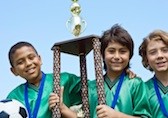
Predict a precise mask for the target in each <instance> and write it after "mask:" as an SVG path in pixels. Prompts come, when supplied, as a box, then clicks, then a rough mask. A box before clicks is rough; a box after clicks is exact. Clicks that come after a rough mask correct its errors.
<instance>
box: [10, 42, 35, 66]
mask: <svg viewBox="0 0 168 118" xmlns="http://www.w3.org/2000/svg"><path fill="white" fill-rule="evenodd" d="M24 46H27V47H32V48H33V49H34V51H35V52H36V54H38V53H37V50H36V49H35V48H34V46H33V45H32V44H30V43H28V42H18V43H16V44H14V45H13V46H12V47H11V48H10V50H9V53H8V58H9V62H10V65H11V66H12V67H13V54H14V53H15V52H16V50H17V49H19V48H21V47H24Z"/></svg>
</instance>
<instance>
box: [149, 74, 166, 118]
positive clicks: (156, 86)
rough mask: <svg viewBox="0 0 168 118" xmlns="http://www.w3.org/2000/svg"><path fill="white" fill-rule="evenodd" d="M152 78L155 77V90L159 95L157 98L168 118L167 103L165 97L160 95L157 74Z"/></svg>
mask: <svg viewBox="0 0 168 118" xmlns="http://www.w3.org/2000/svg"><path fill="white" fill-rule="evenodd" d="M152 79H153V83H154V87H155V92H156V95H157V98H158V101H159V104H160V108H161V110H162V112H163V114H164V115H165V116H166V117H167V118H168V112H167V111H166V108H165V105H164V103H163V99H162V97H161V95H160V92H159V88H158V84H157V80H156V76H154V77H153V78H152Z"/></svg>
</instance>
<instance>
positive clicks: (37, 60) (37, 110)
mask: <svg viewBox="0 0 168 118" xmlns="http://www.w3.org/2000/svg"><path fill="white" fill-rule="evenodd" d="M8 56H9V61H10V64H11V71H12V72H13V74H14V75H16V76H20V77H22V78H24V79H25V80H26V83H23V84H21V85H19V86H18V87H16V88H15V89H14V90H12V91H11V92H10V93H9V95H8V97H7V98H8V99H16V100H18V101H20V102H21V103H23V104H24V105H25V106H26V108H27V110H28V113H29V117H30V118H52V112H51V110H50V109H49V95H50V94H51V93H52V91H53V74H46V73H44V72H42V71H41V65H42V60H41V57H40V55H39V54H38V53H37V51H36V49H35V48H34V47H33V45H31V44H30V43H28V42H18V43H16V44H15V45H13V46H12V47H11V49H10V51H9V55H8ZM60 82H61V86H64V95H63V101H64V103H65V105H66V106H67V107H66V110H67V112H68V113H71V111H69V109H68V107H70V106H72V105H77V104H80V103H81V96H80V78H79V77H77V76H75V75H73V74H69V73H62V74H61V80H60Z"/></svg>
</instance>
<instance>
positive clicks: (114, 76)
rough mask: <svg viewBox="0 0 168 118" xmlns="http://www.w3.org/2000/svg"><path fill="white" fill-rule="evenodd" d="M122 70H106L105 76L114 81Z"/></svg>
mask: <svg viewBox="0 0 168 118" xmlns="http://www.w3.org/2000/svg"><path fill="white" fill-rule="evenodd" d="M121 73H122V72H117V71H116V72H109V71H107V76H108V77H109V78H110V80H111V81H114V80H115V79H117V78H118V77H119V76H120V75H121Z"/></svg>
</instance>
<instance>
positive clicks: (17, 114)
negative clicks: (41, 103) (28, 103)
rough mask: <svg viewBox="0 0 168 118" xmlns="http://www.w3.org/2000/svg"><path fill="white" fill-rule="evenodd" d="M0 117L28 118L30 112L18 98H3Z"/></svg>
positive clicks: (0, 105) (0, 102)
mask: <svg viewBox="0 0 168 118" xmlns="http://www.w3.org/2000/svg"><path fill="white" fill-rule="evenodd" d="M0 118H28V112H27V109H26V108H25V106H24V105H23V104H22V103H20V102H19V101H17V100H14V99H12V100H2V101H0Z"/></svg>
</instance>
